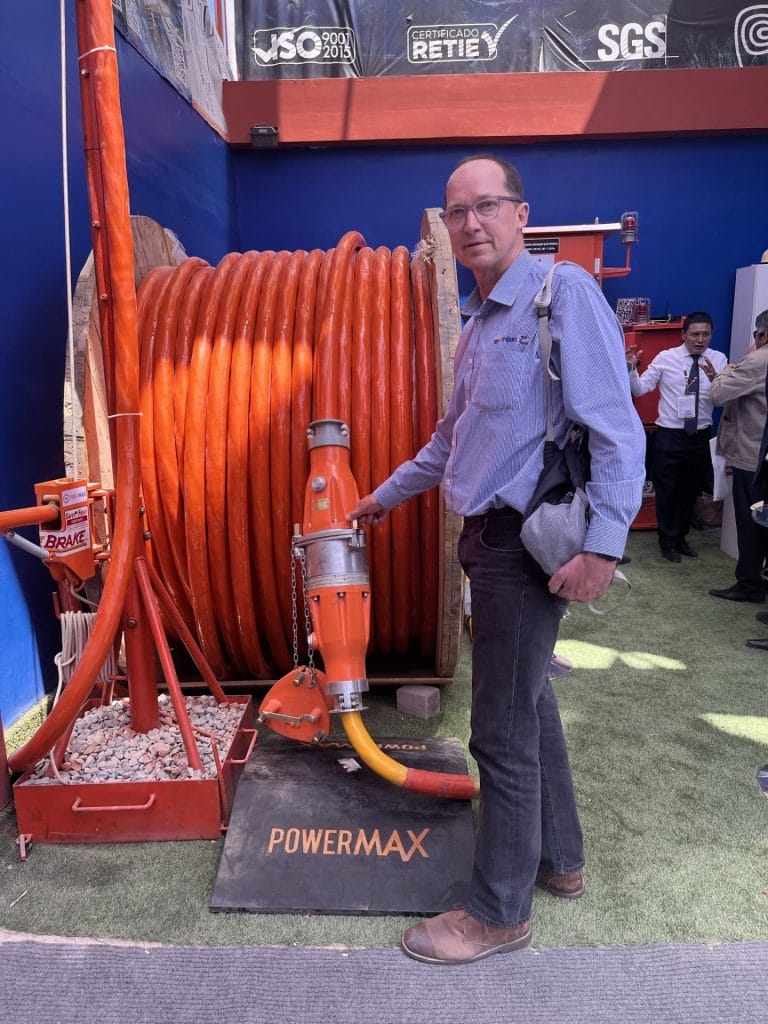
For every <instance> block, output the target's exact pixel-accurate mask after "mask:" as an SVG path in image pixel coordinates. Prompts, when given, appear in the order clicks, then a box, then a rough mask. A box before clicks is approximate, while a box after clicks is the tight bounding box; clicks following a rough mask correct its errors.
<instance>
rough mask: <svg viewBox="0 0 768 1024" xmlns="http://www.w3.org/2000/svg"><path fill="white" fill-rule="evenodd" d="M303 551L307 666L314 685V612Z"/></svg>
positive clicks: (302, 568) (302, 576)
mask: <svg viewBox="0 0 768 1024" xmlns="http://www.w3.org/2000/svg"><path fill="white" fill-rule="evenodd" d="M303 554H304V553H303V552H302V554H301V556H300V559H299V561H300V564H301V589H302V591H303V593H304V628H305V630H306V634H307V668H308V669H309V678H310V680H311V683H310V685H312V686H314V684H315V683H316V682H317V678H316V669H315V651H314V648H313V647H312V641H311V639H310V637H311V636H312V614H311V612H310V610H309V599H308V598H307V566H306V564H305V562H304V557H303Z"/></svg>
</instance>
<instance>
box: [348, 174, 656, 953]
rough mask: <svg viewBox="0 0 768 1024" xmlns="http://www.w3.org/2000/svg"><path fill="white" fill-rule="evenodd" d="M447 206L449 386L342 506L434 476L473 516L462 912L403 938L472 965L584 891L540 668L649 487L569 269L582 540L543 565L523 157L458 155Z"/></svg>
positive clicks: (468, 541)
mask: <svg viewBox="0 0 768 1024" xmlns="http://www.w3.org/2000/svg"><path fill="white" fill-rule="evenodd" d="M443 219H444V222H445V224H446V227H447V228H448V231H449V233H450V239H451V245H452V248H453V252H454V254H455V256H456V258H457V259H458V260H459V261H460V262H461V263H463V264H464V265H465V266H467V267H469V269H470V270H472V272H473V273H474V276H475V281H476V284H477V287H476V289H475V291H474V292H473V293H472V295H471V296H470V297H469V299H468V301H467V303H466V305H465V307H464V313H465V314H466V315H467V316H468V317H469V320H468V322H467V324H466V326H465V327H464V330H463V331H462V335H461V338H460V340H459V344H458V347H457V350H456V357H455V361H454V368H455V369H454V378H455V384H454V391H453V395H452V397H451V399H450V401H449V403H448V406H447V408H446V411H445V415H444V417H443V419H442V420H441V421H440V422H439V423H438V424H437V427H436V429H435V433H434V434H433V435H432V439H431V440H430V441H429V442H428V444H426V445H425V446H424V447H423V448H422V449H421V451H419V452H418V454H417V455H416V456H415V458H413V459H412V460H410V461H409V462H406V463H404V464H403V465H402V466H400V467H399V468H398V469H397V470H395V472H394V473H393V474H392V476H390V477H389V479H388V480H386V481H384V482H383V483H382V484H381V485H380V486H379V487H378V488H377V489H376V490H375V491H374V492H373V494H369V495H366V496H365V497H364V498H362V499H361V501H360V503H359V504H358V506H357V508H355V509H352V510H350V512H349V514H348V518H350V519H354V518H357V519H360V520H361V521H362V522H364V523H370V522H373V523H376V522H380V521H381V519H382V518H383V516H384V515H385V514H386V512H387V511H388V510H389V509H392V508H394V507H395V506H396V505H399V504H401V503H402V502H404V501H406V500H407V499H409V498H412V497H414V495H416V494H419V493H420V492H422V491H425V490H427V489H428V488H429V487H433V486H434V485H436V484H439V483H442V485H443V494H444V497H445V502H446V505H447V506H448V508H449V509H451V510H452V511H453V512H456V513H458V514H459V515H462V516H464V529H463V531H462V534H461V537H460V539H459V547H458V554H459V561H460V563H461V565H462V568H463V569H464V572H465V573H466V575H467V576H468V578H469V580H470V584H471V588H472V618H473V643H472V717H471V730H472V735H471V740H470V752H471V753H472V756H473V757H474V759H475V761H476V762H477V765H478V769H479V772H480V806H479V814H478V826H477V834H476V843H475V857H474V868H473V873H472V879H471V883H470V889H469V899H468V906H467V908H466V910H452V911H449V912H447V913H444V914H440V915H438V916H437V917H434V918H430V919H429V920H427V921H424V922H421V923H420V924H417V925H414V926H413V927H412V928H409V929H408V931H407V932H406V933H405V935H404V936H403V949H404V950H405V952H406V953H408V955H409V956H412V957H414V958H416V959H418V960H422V961H426V962H428V963H435V964H451V963H468V962H471V961H474V960H478V959H480V958H482V957H485V956H488V955H489V954H491V953H504V952H511V951H512V950H516V949H521V948H522V947H523V946H526V945H528V943H529V942H530V940H531V923H530V919H531V908H532V901H533V890H534V885H535V884H538V885H539V886H541V887H542V888H545V889H547V890H548V891H549V892H550V893H552V894H553V895H555V896H561V897H567V898H575V897H578V896H580V895H581V894H582V893H583V891H584V879H583V875H582V870H581V869H582V866H583V864H584V848H583V839H582V832H581V825H580V823H579V816H578V811H577V808H576V799H575V795H574V790H573V782H572V779H571V770H570V765H569V763H568V753H567V750H566V746H565V739H564V736H563V731H562V726H561V723H560V715H559V712H558V708H557V702H556V699H555V695H554V691H553V690H552V687H551V684H550V682H549V680H548V678H547V675H548V670H549V667H550V664H551V657H552V651H553V648H554V645H555V640H556V638H557V631H558V626H559V623H560V618H561V616H562V613H563V610H564V608H565V602H566V601H590V600H593V599H595V598H596V597H599V596H600V595H602V594H604V593H605V591H606V590H607V589H608V586H609V585H610V582H611V579H612V577H613V573H614V570H615V566H616V562H617V561H618V559H619V558H620V557H621V555H622V553H623V551H624V544H625V541H626V538H627V532H628V529H629V524H630V523H631V522H632V519H633V518H634V516H635V514H636V512H637V510H638V508H639V506H640V502H641V499H642V488H643V482H644V477H645V471H644V464H643V457H642V453H643V444H642V442H643V430H642V426H641V424H640V420H639V418H638V416H637V413H636V411H635V410H634V408H633V406H632V401H631V398H630V394H629V388H628V386H627V372H626V366H625V362H624V344H623V336H622V332H621V328H620V326H619V324H618V321H617V320H616V316H615V315H614V313H613V311H612V310H611V309H610V307H609V306H608V303H607V302H606V300H605V298H604V297H603V294H602V292H601V291H600V289H599V288H598V286H597V285H596V283H595V281H594V279H593V278H592V277H590V275H589V274H587V273H586V272H585V271H583V270H581V269H580V268H577V267H573V266H570V265H565V266H563V267H562V268H560V269H559V270H558V272H557V273H556V274H555V278H554V286H553V301H552V319H551V326H552V337H553V340H554V344H553V364H554V365H555V366H556V367H557V369H558V372H559V376H560V378H561V381H562V386H556V387H554V388H553V389H552V398H553V414H554V425H555V437H556V440H557V441H558V442H559V443H562V441H563V440H564V436H565V434H566V430H567V421H568V420H569V419H571V420H575V421H578V422H579V423H583V424H586V425H587V426H588V427H589V447H590V453H591V460H592V466H591V481H590V482H589V483H588V485H587V492H588V497H589V499H590V505H591V509H592V514H591V519H590V523H589V529H588V532H587V536H586V541H585V545H584V550H583V551H582V552H581V553H579V554H577V555H576V556H575V557H574V558H572V559H571V560H570V561H568V562H566V564H565V565H563V566H562V567H561V568H560V569H558V571H557V572H555V574H554V575H553V576H552V577H551V578H548V577H547V576H546V575H545V573H544V572H543V570H542V569H541V568H540V567H539V566H538V564H537V563H536V562H535V561H534V560H533V559H532V558H531V556H530V555H529V554H528V553H527V551H526V550H525V548H524V547H523V546H522V544H521V542H520V527H521V520H522V515H521V513H522V512H523V511H524V510H525V509H526V508H527V506H528V504H529V502H530V500H531V497H532V496H533V492H534V488H535V486H536V483H537V480H538V477H539V474H540V473H541V470H542V465H543V451H544V437H545V431H546V416H545V404H544V403H545V398H544V379H543V373H542V366H541V360H540V354H539V344H538V322H537V316H536V310H535V308H534V303H533V300H534V297H535V295H536V293H537V291H538V290H539V288H540V286H541V284H542V281H543V279H544V277H545V275H546V272H547V267H546V266H544V265H542V264H541V263H539V262H537V261H536V260H535V259H534V258H533V257H532V256H531V255H530V254H529V253H528V252H526V250H525V248H524V244H523V228H524V226H525V224H526V223H527V221H528V204H527V203H526V202H525V201H524V200H523V186H522V182H521V180H520V176H519V174H518V172H517V171H516V169H515V168H514V167H512V166H511V165H510V164H507V163H505V162H504V161H501V160H498V159H496V158H495V157H491V156H478V157H470V158H469V159H468V160H465V161H462V163H460V164H459V166H458V167H457V168H456V170H455V171H454V172H453V174H452V175H451V176H450V178H449V180H448V185H447V188H446V201H445V212H444V214H443Z"/></svg>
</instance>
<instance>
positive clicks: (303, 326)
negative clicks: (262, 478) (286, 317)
mask: <svg viewBox="0 0 768 1024" xmlns="http://www.w3.org/2000/svg"><path fill="white" fill-rule="evenodd" d="M323 258H324V257H323V253H322V252H321V251H320V249H313V251H312V252H311V253H310V254H309V255H308V256H307V258H306V260H305V261H304V270H303V272H302V275H301V280H300V281H299V291H298V295H297V296H296V322H295V324H294V333H293V366H292V369H291V526H292V527H293V525H294V523H300V522H301V517H302V514H303V508H304V488H305V487H306V484H307V476H308V475H309V452H308V450H307V436H306V431H307V426H308V425H309V423H310V421H311V419H312V359H313V355H312V351H313V344H312V341H313V337H314V318H315V304H316V302H317V296H318V287H319V279H320V269H321V266H322V263H323Z"/></svg>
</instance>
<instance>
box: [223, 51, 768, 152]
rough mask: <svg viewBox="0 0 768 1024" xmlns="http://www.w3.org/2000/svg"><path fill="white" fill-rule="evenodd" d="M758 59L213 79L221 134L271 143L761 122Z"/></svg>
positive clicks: (531, 135)
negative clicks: (668, 66) (615, 67)
mask: <svg viewBox="0 0 768 1024" xmlns="http://www.w3.org/2000/svg"><path fill="white" fill-rule="evenodd" d="M766 97H768V68H762V67H761V68H696V69H685V70H674V71H672V70H669V71H593V72H570V71H561V72H548V73H547V72H545V73H533V72H532V73H526V74H521V73H515V74H504V75H490V74H489V75H424V76H413V77H393V78H386V77H380V78H314V79H283V80H281V81H254V82H224V113H225V118H226V122H227V137H228V139H229V141H230V143H232V144H233V145H236V146H238V145H250V142H251V135H250V130H251V128H252V127H253V126H254V125H257V124H267V125H273V126H275V127H277V129H278V138H279V144H280V145H281V146H283V145H350V144H366V143H382V142H385V143H386V142H389V143H395V142H398V143H431V142H465V141H471V140H480V139H482V140H486V141H494V142H529V141H534V140H535V141H542V140H555V139H566V138H574V137H582V138H595V139H599V138H611V137H622V138H642V137H648V136H660V135H681V134H708V133H729V134H732V133H734V132H745V133H748V132H764V131H768V102H766Z"/></svg>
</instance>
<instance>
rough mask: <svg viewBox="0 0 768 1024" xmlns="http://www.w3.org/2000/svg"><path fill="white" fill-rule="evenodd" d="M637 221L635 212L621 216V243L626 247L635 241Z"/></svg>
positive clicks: (631, 211)
mask: <svg viewBox="0 0 768 1024" xmlns="http://www.w3.org/2000/svg"><path fill="white" fill-rule="evenodd" d="M637 220H638V218H637V211H636V210H630V211H629V212H628V213H622V215H621V241H622V242H625V243H626V244H627V245H631V244H632V243H633V242H636V241H637Z"/></svg>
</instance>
